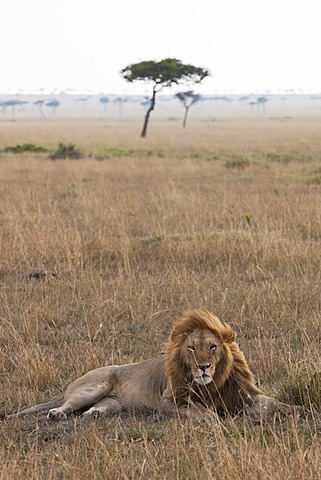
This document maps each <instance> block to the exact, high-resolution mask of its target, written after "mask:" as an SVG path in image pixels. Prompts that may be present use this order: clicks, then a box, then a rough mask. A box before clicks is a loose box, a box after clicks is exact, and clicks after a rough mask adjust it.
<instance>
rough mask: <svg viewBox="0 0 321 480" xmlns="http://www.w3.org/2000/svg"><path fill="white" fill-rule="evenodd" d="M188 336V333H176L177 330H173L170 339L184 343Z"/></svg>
mask: <svg viewBox="0 0 321 480" xmlns="http://www.w3.org/2000/svg"><path fill="white" fill-rule="evenodd" d="M187 335H188V333H178V332H177V331H175V329H173V330H172V332H171V334H170V339H171V341H172V342H179V341H180V340H183V341H184V340H185V338H186V337H187Z"/></svg>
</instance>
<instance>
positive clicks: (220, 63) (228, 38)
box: [0, 0, 321, 94]
mask: <svg viewBox="0 0 321 480" xmlns="http://www.w3.org/2000/svg"><path fill="white" fill-rule="evenodd" d="M0 6H1V8H0V15H1V21H0V58H1V66H2V68H1V74H0V92H4V91H5V90H6V89H10V90H14V91H15V90H26V91H28V90H36V89H40V88H44V89H46V90H47V91H51V90H53V89H57V90H66V89H76V90H79V91H83V92H84V91H86V90H89V91H93V92H98V91H99V92H104V93H118V94H119V93H143V94H144V93H145V92H149V90H150V88H149V87H148V85H145V84H138V83H137V84H134V85H131V84H128V83H127V82H125V81H124V80H122V79H121V77H120V75H119V71H120V70H121V69H122V68H123V67H125V66H126V65H128V64H130V63H135V62H139V61H141V60H161V59H162V58H166V57H176V58H178V59H180V60H182V61H183V62H186V63H192V64H194V65H196V66H199V67H206V68H208V69H210V71H211V73H212V76H211V78H209V79H207V80H205V81H204V82H203V84H202V85H201V86H199V87H197V89H195V90H197V91H199V92H200V93H218V92H229V93H250V92H260V91H261V92H266V91H268V90H272V91H273V92H279V91H282V90H286V89H294V90H296V91H298V90H299V89H302V90H304V91H306V92H321V62H320V57H321V0H199V1H191V0H158V1H157V2H156V1H153V0H112V1H111V0H90V1H87V0H0Z"/></svg>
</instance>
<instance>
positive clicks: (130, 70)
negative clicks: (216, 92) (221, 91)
mask: <svg viewBox="0 0 321 480" xmlns="http://www.w3.org/2000/svg"><path fill="white" fill-rule="evenodd" d="M120 73H121V75H122V76H123V78H124V79H125V80H127V81H128V82H131V83H132V82H136V81H139V82H151V83H152V96H151V98H150V104H149V108H148V109H147V111H146V115H145V119H144V125H143V129H142V132H141V137H146V134H147V127H148V122H149V117H150V114H151V113H152V111H153V110H154V108H155V104H156V94H157V93H158V92H160V91H161V90H162V89H163V88H167V87H171V86H172V85H179V84H182V83H185V84H189V83H200V82H201V81H202V80H203V79H204V78H206V77H208V76H209V75H210V72H209V71H208V70H206V69H205V68H200V67H195V66H194V65H189V64H184V63H182V62H181V60H177V59H176V58H165V59H164V60H160V61H159V62H156V61H154V60H147V61H143V62H139V63H133V64H131V65H127V66H126V67H125V68H123V69H122V70H121V72H120Z"/></svg>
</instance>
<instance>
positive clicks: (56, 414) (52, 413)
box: [47, 408, 67, 422]
mask: <svg viewBox="0 0 321 480" xmlns="http://www.w3.org/2000/svg"><path fill="white" fill-rule="evenodd" d="M47 418H48V420H55V421H56V422H58V421H59V420H66V418H67V415H66V414H65V413H64V412H62V411H61V410H60V409H59V408H52V409H51V410H49V412H48V415H47Z"/></svg>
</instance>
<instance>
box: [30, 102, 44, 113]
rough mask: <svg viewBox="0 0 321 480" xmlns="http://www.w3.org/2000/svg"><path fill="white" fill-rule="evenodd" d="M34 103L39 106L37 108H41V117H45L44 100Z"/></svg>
mask: <svg viewBox="0 0 321 480" xmlns="http://www.w3.org/2000/svg"><path fill="white" fill-rule="evenodd" d="M33 103H34V105H37V107H38V108H39V112H40V115H41V116H42V117H44V116H45V114H44V111H43V109H42V107H43V106H44V104H45V101H44V100H36V101H35V102H33Z"/></svg>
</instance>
